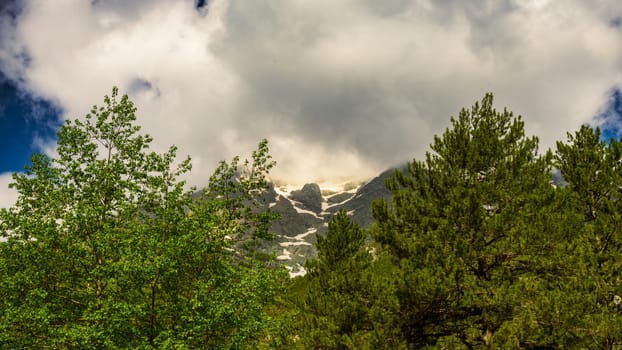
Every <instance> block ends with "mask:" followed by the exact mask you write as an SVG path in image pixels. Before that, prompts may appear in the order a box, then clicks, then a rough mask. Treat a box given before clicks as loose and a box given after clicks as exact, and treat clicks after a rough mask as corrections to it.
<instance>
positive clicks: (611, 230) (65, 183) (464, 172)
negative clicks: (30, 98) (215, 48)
mask: <svg viewBox="0 0 622 350" xmlns="http://www.w3.org/2000/svg"><path fill="white" fill-rule="evenodd" d="M135 112H136V108H135V107H134V105H133V104H132V102H131V101H130V100H129V99H128V98H127V96H122V97H120V98H119V96H118V90H117V89H116V88H114V89H113V92H112V94H111V96H106V97H105V99H104V105H103V106H102V107H93V109H92V111H91V112H90V113H89V114H88V115H87V116H86V118H84V119H83V120H81V121H80V120H76V121H68V122H66V124H65V125H64V126H63V127H62V128H61V130H60V132H59V134H58V156H57V157H55V158H54V159H51V158H49V157H47V156H43V155H35V156H34V157H33V158H32V164H31V165H30V166H28V167H27V168H26V171H25V172H24V173H23V174H15V175H14V183H13V185H12V186H13V187H14V188H15V189H16V190H17V191H18V193H19V199H18V201H17V203H16V204H15V206H13V207H12V208H9V209H3V210H1V211H0V235H1V236H2V237H3V239H4V242H2V243H0V348H2V349H4V348H7V349H20V348H59V349H61V348H62V349H67V348H79V349H108V348H110V349H116V348H131V349H152V348H157V349H160V348H163V349H168V348H171V349H172V348H174V349H195V348H207V349H248V348H250V349H257V348H258V349H266V348H277V349H521V348H525V349H558V348H564V349H622V332H620V330H621V329H622V281H621V275H622V272H621V267H622V266H621V265H622V251H621V249H622V232H621V229H622V214H621V211H622V201H620V199H621V198H622V193H621V192H622V143H621V142H620V141H619V140H615V139H611V140H603V139H602V137H601V134H600V131H599V130H598V129H597V128H591V127H588V126H582V127H581V128H580V129H579V130H578V131H576V132H575V133H572V134H571V133H569V134H568V138H567V140H565V141H563V142H562V141H560V142H558V143H557V147H556V149H555V150H554V151H546V152H540V151H539V148H538V139H537V138H536V137H530V136H527V135H525V129H524V122H523V120H522V118H521V117H520V116H514V115H513V113H512V112H510V111H507V110H503V111H498V110H496V109H495V108H494V107H493V96H492V95H491V94H487V95H486V96H485V97H484V98H483V99H482V100H481V101H479V102H477V103H475V104H474V106H472V108H470V109H463V110H462V111H460V113H459V114H458V116H457V117H456V118H452V119H451V126H450V127H449V128H447V129H446V130H445V132H444V133H443V134H442V135H440V136H436V137H434V140H433V142H432V144H431V150H430V151H429V152H428V153H427V154H426V155H425V157H424V159H422V160H413V161H412V162H410V163H409V164H408V166H407V168H406V170H405V171H395V173H394V175H393V176H392V177H391V178H390V179H388V180H387V183H386V185H387V188H388V189H389V190H390V191H391V193H392V197H391V200H390V201H386V200H382V199H380V200H377V201H376V202H375V203H374V204H373V205H372V207H371V208H370V211H371V213H372V215H373V217H374V220H375V222H374V224H373V225H372V226H371V227H370V228H368V229H364V228H361V227H359V226H358V225H356V224H355V223H354V222H353V221H352V220H351V218H350V217H349V216H348V214H347V213H346V212H345V211H340V212H338V213H337V214H335V216H334V217H333V218H332V220H331V221H330V223H329V227H328V233H327V234H326V235H325V236H318V238H317V249H318V257H317V259H314V260H310V261H308V262H307V266H306V268H307V271H308V273H307V275H305V276H304V277H298V278H294V279H288V278H287V274H286V272H285V270H284V269H282V268H279V267H278V266H277V265H276V264H275V263H274V261H272V260H270V259H265V257H263V256H261V255H260V254H256V252H254V251H253V244H252V242H253V241H254V240H260V239H261V240H263V239H270V237H271V232H270V227H271V224H272V222H273V221H274V220H276V219H278V218H277V217H276V216H275V215H274V214H273V213H271V212H270V210H269V206H266V205H262V203H260V200H261V198H262V193H263V191H265V190H266V189H267V186H268V183H267V176H268V174H269V171H270V169H271V168H272V167H274V165H275V163H274V162H273V161H272V159H271V157H270V155H269V149H268V144H267V141H265V140H264V141H261V142H260V143H259V146H258V148H257V150H256V151H254V152H253V154H252V157H251V159H250V160H246V161H241V160H240V159H239V158H238V157H236V158H234V159H233V160H232V161H231V162H222V163H220V165H219V167H218V168H217V169H216V171H215V173H214V174H213V175H212V176H211V178H210V182H209V186H208V187H207V188H205V189H204V190H203V191H202V192H201V193H200V195H197V194H196V192H195V191H194V189H190V190H188V189H186V186H185V183H184V182H183V181H181V180H180V177H181V176H183V175H184V174H185V173H187V172H188V171H190V169H191V164H190V160H189V159H185V160H183V161H177V160H176V149H175V148H174V147H171V148H170V149H169V150H168V151H167V152H165V153H163V154H158V153H155V152H152V151H150V150H149V145H150V142H151V141H152V139H151V137H150V136H149V135H144V134H141V133H140V128H139V127H138V126H137V125H136V116H135ZM554 172H559V174H561V176H562V177H563V181H559V182H553V181H552V179H553V173H554Z"/></svg>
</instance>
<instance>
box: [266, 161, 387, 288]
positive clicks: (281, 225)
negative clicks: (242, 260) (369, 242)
mask: <svg viewBox="0 0 622 350" xmlns="http://www.w3.org/2000/svg"><path fill="white" fill-rule="evenodd" d="M393 171H394V169H390V170H387V171H385V172H384V173H382V174H380V175H379V176H378V177H376V178H374V179H372V180H371V181H369V182H366V183H362V184H350V185H347V186H344V189H343V190H340V191H335V190H326V189H322V188H320V186H319V185H317V184H306V185H304V186H303V187H302V188H301V189H292V188H288V187H287V186H275V185H271V186H270V189H269V190H268V192H267V193H266V195H265V197H264V199H265V200H266V202H267V204H266V205H268V206H269V207H270V209H271V210H272V211H273V212H275V213H278V214H279V215H280V217H281V218H280V219H279V220H277V221H275V222H274V224H273V225H272V230H273V232H274V233H275V234H276V239H275V240H274V241H266V242H263V243H262V246H261V250H262V251H263V252H265V253H269V254H275V255H276V259H277V261H278V262H280V263H282V264H284V265H285V266H286V267H287V268H288V269H289V270H290V275H291V276H298V275H302V274H304V273H305V270H304V263H305V261H306V260H307V259H310V258H315V257H317V251H316V250H315V242H316V237H317V235H321V234H326V231H327V230H328V221H330V219H331V217H332V216H333V215H334V214H335V213H336V212H337V211H339V209H344V210H346V211H347V212H348V214H349V215H350V216H351V217H352V219H353V220H354V221H355V222H356V223H358V224H359V225H361V226H362V227H365V228H367V227H369V226H371V224H372V223H373V219H372V217H371V203H372V201H374V200H376V199H379V198H385V199H389V198H390V192H389V191H388V190H387V189H386V187H385V180H386V179H387V178H388V177H389V176H391V175H392V174H393Z"/></svg>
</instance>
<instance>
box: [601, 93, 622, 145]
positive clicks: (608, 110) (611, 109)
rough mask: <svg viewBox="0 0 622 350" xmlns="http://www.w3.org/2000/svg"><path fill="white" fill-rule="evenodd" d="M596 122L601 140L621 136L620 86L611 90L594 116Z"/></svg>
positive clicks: (621, 104)
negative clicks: (603, 105) (600, 109)
mask: <svg viewBox="0 0 622 350" xmlns="http://www.w3.org/2000/svg"><path fill="white" fill-rule="evenodd" d="M596 122H597V123H598V125H599V126H600V129H601V132H602V133H601V138H602V139H603V140H609V139H611V138H614V139H619V138H620V137H621V136H622V90H620V88H615V89H613V90H612V91H611V94H610V95H609V99H608V101H607V105H606V106H605V107H604V108H603V110H602V111H601V112H600V113H599V114H598V115H597V116H596Z"/></svg>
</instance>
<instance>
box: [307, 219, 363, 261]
mask: <svg viewBox="0 0 622 350" xmlns="http://www.w3.org/2000/svg"><path fill="white" fill-rule="evenodd" d="M366 237H367V234H366V233H365V232H364V231H363V230H362V229H361V228H360V227H359V226H358V225H357V224H355V223H354V222H352V220H350V218H349V217H348V214H347V213H346V211H345V210H343V209H341V210H339V212H337V214H335V216H334V217H333V219H332V220H331V221H330V222H329V223H328V234H327V235H326V237H323V236H318V237H317V244H316V247H317V250H318V258H319V266H323V267H325V268H327V269H333V268H334V267H335V266H336V265H337V264H338V263H340V262H342V261H344V260H347V259H348V258H351V257H353V256H354V255H355V254H357V253H358V252H359V251H360V250H361V249H362V247H363V245H364V243H365V238H366Z"/></svg>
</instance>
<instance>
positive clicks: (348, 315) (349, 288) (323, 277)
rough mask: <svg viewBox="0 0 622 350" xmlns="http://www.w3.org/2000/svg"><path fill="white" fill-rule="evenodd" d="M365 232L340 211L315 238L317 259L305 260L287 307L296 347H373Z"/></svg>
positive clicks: (375, 340)
mask: <svg viewBox="0 0 622 350" xmlns="http://www.w3.org/2000/svg"><path fill="white" fill-rule="evenodd" d="M366 237H367V233H366V232H365V231H363V230H362V229H361V228H360V227H359V226H358V225H356V224H355V223H354V222H352V220H351V219H350V218H349V217H348V214H347V213H346V212H345V211H344V210H341V211H339V212H338V213H337V214H335V215H334V216H333V218H332V219H331V221H330V222H329V224H328V233H327V234H326V237H322V236H318V242H317V248H318V259H317V260H312V261H307V264H306V267H307V269H308V270H309V273H308V274H307V275H306V276H305V277H303V278H297V279H295V281H294V283H293V286H292V287H291V290H290V293H291V297H290V298H291V301H290V302H291V305H292V306H293V307H294V310H295V312H296V317H295V321H294V330H293V333H294V334H295V339H294V341H291V343H290V344H289V346H290V347H295V348H300V349H346V348H349V349H376V348H378V345H379V344H381V341H380V338H381V337H380V335H379V334H376V333H374V324H373V323H372V322H371V320H370V317H369V314H370V313H372V312H375V311H377V310H376V307H377V306H376V305H375V301H374V300H373V299H372V297H373V298H376V297H377V296H372V295H374V294H377V293H376V292H378V290H376V291H374V290H372V286H371V285H370V281H369V280H368V278H371V277H373V275H372V274H370V273H369V272H368V271H367V269H368V268H369V266H370V263H371V261H372V256H371V255H370V253H369V252H368V251H367V249H366V247H365V238H366Z"/></svg>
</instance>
